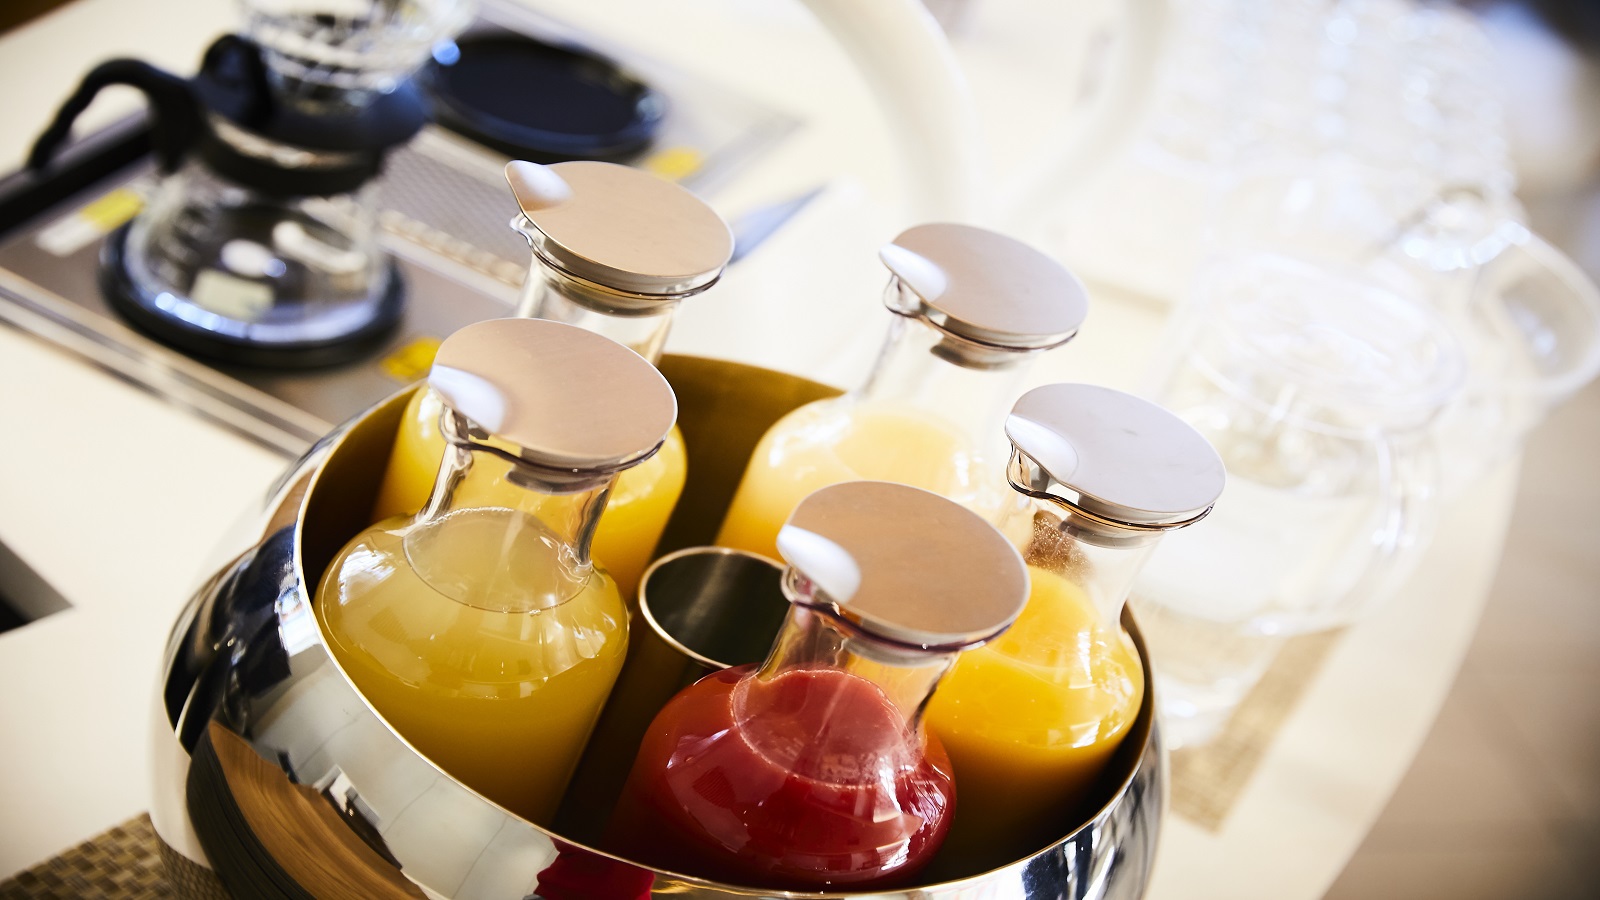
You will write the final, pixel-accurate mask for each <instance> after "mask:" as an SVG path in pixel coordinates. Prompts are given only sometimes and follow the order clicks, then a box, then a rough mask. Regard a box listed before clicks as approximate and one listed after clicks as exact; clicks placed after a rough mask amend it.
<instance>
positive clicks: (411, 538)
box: [315, 319, 677, 823]
mask: <svg viewBox="0 0 1600 900" xmlns="http://www.w3.org/2000/svg"><path fill="white" fill-rule="evenodd" d="M428 388H429V389H430V390H431V391H432V392H433V394H434V396H436V397H438V398H439V402H440V404H441V407H442V409H443V413H444V414H443V417H442V428H443V433H444V441H445V447H446V451H445V453H444V454H443V457H442V459H441V462H440V465H439V469H438V471H437V472H436V476H435V478H434V487H433V491H432V493H431V494H429V496H428V498H427V502H426V503H425V504H424V505H423V507H422V509H421V510H420V511H419V512H417V513H416V514H415V515H412V516H396V517H393V518H389V519H384V520H383V521H380V522H378V523H377V524H375V525H372V526H370V527H368V528H367V529H366V530H364V531H363V532H361V533H360V534H358V535H357V536H356V537H355V538H354V539H352V540H351V541H350V542H349V543H348V544H347V545H346V546H345V547H344V549H343V550H341V551H340V552H339V555H338V556H337V557H336V558H335V559H334V561H333V562H332V563H331V564H330V565H329V567H328V571H327V574H326V575H325V576H324V578H323V580H322V583H321V585H320V586H319V588H318V590H317V596H316V601H315V611H316V614H317V617H318V620H319V621H320V622H321V623H322V627H323V630H324V634H325V636H326V638H327V643H328V647H329V649H330V650H331V652H332V654H333V657H334V659H336V660H337V661H338V663H339V665H340V666H341V667H342V668H343V669H344V671H345V672H346V674H348V675H349V677H350V679H351V680H352V681H353V682H354V683H355V685H356V686H357V687H358V688H359V689H360V690H361V692H362V693H363V694H364V695H365V696H366V698H367V699H368V700H369V701H370V702H371V704H372V706H373V708H374V709H375V710H377V712H378V713H379V714H380V715H381V716H383V718H384V719H385V720H386V721H387V722H388V723H389V724H390V725H391V726H393V727H394V729H395V731H396V732H398V733H399V734H400V736H401V737H403V738H405V739H406V740H407V741H409V742H410V743H411V744H412V746H414V747H415V748H416V749H417V750H418V751H419V752H420V753H421V754H422V755H424V756H426V757H427V758H428V759H430V760H432V761H433V762H434V763H435V764H436V765H438V766H439V767H440V768H441V769H443V770H445V771H446V772H448V773H450V774H451V775H453V776H455V777H456V778H457V779H459V780H460V781H461V782H463V783H465V784H466V785H467V786H469V787H471V788H472V789H473V790H476V791H478V792H479V793H481V794H483V795H484V796H485V797H488V798H489V799H490V800H493V801H494V802H496V803H498V804H500V805H501V806H504V807H505V808H507V809H509V810H511V811H512V812H514V813H517V814H518V815H521V816H523V817H524V818H527V819H530V820H532V821H535V822H542V823H548V822H549V821H550V819H551V817H552V816H553V814H554V811H555V808H556V805H557V803H558V802H559V801H560V799H561V796H562V793H563V791H564V790H565V788H566V785H567V781H568V779H569V777H570V776H571V774H572V771H573V768H574V766H575V765H576V764H577V761H578V758H579V755H580V754H581V753H582V751H583V748H584V746H585V744H586V743H587V741H588V738H589V734H590V731H591V730H592V729H593V728H594V724H595V720H596V718H597V717H598V716H599V714H600V710H601V708H602V706H603V705H604V703H605V701H606V698H607V696H608V695H609V693H610V691H611V686H612V683H613V682H614V681H615V680H616V677H617V673H618V671H619V670H620V669H621V666H622V662H623V658H624V656H625V654H626V651H627V623H628V611H627V607H626V605H625V603H624V601H623V599H622V597H621V595H620V594H619V593H618V591H617V586H616V583H615V582H614V581H612V579H611V578H610V577H609V576H608V575H607V574H606V573H605V571H604V570H602V569H600V568H597V567H596V566H594V565H593V564H592V563H591V561H590V553H589V549H590V548H589V544H590V537H591V535H592V534H593V532H594V528H595V525H596V523H597V521H598V519H599V517H600V515H601V512H602V510H604V509H605V505H606V497H607V494H608V493H609V492H610V490H611V488H612V485H613V483H614V482H615V480H616V479H617V476H618V474H619V473H621V472H624V471H627V470H629V469H631V468H632V467H634V466H637V465H638V464H640V463H642V462H644V461H645V460H647V459H649V458H650V457H651V456H653V455H654V454H656V453H657V452H658V451H659V450H660V449H661V447H662V445H663V442H664V441H665V439H666V435H667V433H668V432H669V431H670V430H671V428H672V425H673V422H674V420H675V418H676V415H677V401H676V399H675V398H674V396H673V393H672V389H671V388H670V387H669V386H668V385H667V382H666V379H664V378H662V376H661V373H659V372H657V371H656V369H655V367H653V366H651V365H650V364H649V363H647V362H645V361H644V360H643V359H641V358H640V357H639V355H638V354H636V353H634V352H632V351H630V350H629V349H627V348H626V347H623V346H622V345H620V344H617V343H616V342H614V341H611V340H610V339H608V338H604V337H601V336H599V335H596V334H593V333H590V332H588V331H584V330H582V329H579V328H574V327H572V326H570V325H564V324H561V323H559V322H548V321H541V320H537V319H494V320H490V321H487V322H479V323H477V324H474V325H469V326H467V327H466V328H463V329H461V330H460V331H458V332H456V333H455V334H453V335H451V336H450V337H449V338H448V339H446V340H445V342H444V343H443V345H442V346H441V347H440V348H439V353H438V356H437V358H436V359H435V361H434V365H433V369H432V371H431V373H430V374H429V376H428ZM507 491H520V492H522V493H524V494H526V495H527V496H526V497H523V498H519V499H518V500H516V501H515V502H502V501H504V500H505V495H506V492H507Z"/></svg>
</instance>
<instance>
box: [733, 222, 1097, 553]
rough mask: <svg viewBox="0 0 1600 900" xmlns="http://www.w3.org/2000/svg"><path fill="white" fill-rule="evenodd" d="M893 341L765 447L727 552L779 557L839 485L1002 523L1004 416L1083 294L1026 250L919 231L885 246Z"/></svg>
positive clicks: (739, 503) (998, 241)
mask: <svg viewBox="0 0 1600 900" xmlns="http://www.w3.org/2000/svg"><path fill="white" fill-rule="evenodd" d="M879 257H880V258H881V259H882V260H883V262H884V265H886V266H887V267H888V268H889V271H890V272H891V273H892V274H893V278H892V279H891V280H890V283H889V288H888V291H887V293H886V295H885V305H886V306H888V308H889V311H890V312H891V313H893V314H894V316H893V318H892V319H891V323H890V329H889V336H888V339H887V340H886V341H885V343H884V346H883V350H882V352H881V353H880V355H879V357H878V361H877V364H876V365H875V366H874V367H873V370H872V373H871V374H870V375H869V376H868V378H867V380H866V382H865V383H864V384H863V385H862V386H861V387H860V388H858V389H857V390H854V391H851V392H849V393H847V394H845V395H843V396H841V397H835V398H830V399H827V400H818V401H816V402H814V403H810V404H807V405H805V406H802V407H800V408H799V409H797V410H795V411H793V412H791V413H789V414H788V415H787V416H785V417H784V418H782V419H780V420H779V421H778V422H777V423H776V424H774V425H773V426H772V427H771V428H770V429H768V431H767V433H766V434H765V435H764V436H763V437H762V438H761V441H760V443H759V444H758V445H757V446H756V450H755V453H754V454H752V456H751V458H750V462H749V464H748V465H747V467H746V469H745V472H744V477H743V479H742V480H741V481H740V483H739V487H738V490H737V491H736V492H735V494H734V498H733V502H732V503H731V504H730V506H729V508H728V512H727V514H726V517H725V518H724V519H723V522H722V528H721V531H720V532H719V533H718V535H717V543H718V544H721V545H723V546H726V547H737V548H740V549H743V550H749V551H751V552H754V553H760V554H763V555H765V556H769V557H774V558H776V556H777V546H776V540H777V534H778V529H779V528H780V527H782V525H783V523H784V521H785V520H787V519H788V517H789V514H790V513H791V512H792V511H793V510H794V508H795V507H796V506H797V505H799V503H800V501H801V499H803V498H804V497H805V496H806V495H807V494H809V493H811V492H812V491H814V490H816V489H818V488H820V487H824V486H826V485H830V484H836V483H838V482H841V481H855V480H881V481H896V482H900V483H902V484H909V485H912V486H914V487H920V488H924V489H926V490H930V491H933V492H934V493H937V494H941V495H943V496H945V497H948V498H950V499H952V500H955V501H956V502H958V503H961V504H963V505H965V506H967V507H968V508H970V509H973V510H974V511H977V512H979V513H980V514H982V515H984V516H986V517H989V518H994V517H995V516H996V515H998V512H999V510H1000V508H1001V507H1002V506H1004V505H1005V504H1007V503H1008V502H1009V501H1010V499H1011V493H1010V491H1009V490H1008V489H1007V488H1006V487H1005V485H1004V482H1003V481H1002V479H1001V478H1000V475H999V473H1000V472H1001V471H1002V469H1003V461H1004V459H1005V448H1004V442H1003V441H1002V440H1001V439H1000V419H1001V417H1002V416H1003V414H1004V412H1005V410H1006V408H1007V406H1008V405H1009V404H1010V403H1011V401H1012V400H1014V399H1016V395H1017V393H1018V392H1019V391H1020V390H1021V380H1022V377H1023V376H1024V375H1025V374H1026V369H1027V366H1026V363H1027V362H1029V361H1031V360H1033V359H1035V358H1036V357H1037V356H1038V355H1039V353H1041V352H1043V351H1045V350H1048V349H1050V348H1052V347H1057V346H1060V345H1061V344H1063V343H1065V342H1066V341H1068V340H1070V339H1071V338H1072V336H1073V335H1075V334H1076V333H1077V331H1078V327H1079V325H1081V324H1082V322H1083V318H1084V316H1085V314H1086V313H1087V311H1088V301H1087V297H1086V294H1085V292H1084V289H1083V285H1082V283H1081V282H1079V281H1078V279H1077V278H1076V277H1075V276H1073V274H1072V273H1071V272H1069V271H1067V270H1066V269H1065V268H1064V267H1063V266H1062V265H1061V264H1060V263H1058V262H1056V261H1055V260H1053V259H1051V258H1050V257H1048V256H1046V255H1044V254H1043V253H1040V252H1039V251H1037V250H1035V249H1033V248H1031V247H1029V246H1028V245H1026V244H1024V243H1022V242H1020V241H1017V240H1014V239H1012V238H1009V237H1006V236H1004V235H1001V234H996V233H995V232H992V231H987V230H985V229H981V228H974V227H971V226H967V225H952V224H934V225H919V226H917V227H915V228H911V229H909V230H907V231H905V232H903V233H901V234H900V236H898V237H896V238H895V239H894V242H893V243H891V244H888V245H887V246H885V247H884V248H883V249H882V250H880V251H879Z"/></svg>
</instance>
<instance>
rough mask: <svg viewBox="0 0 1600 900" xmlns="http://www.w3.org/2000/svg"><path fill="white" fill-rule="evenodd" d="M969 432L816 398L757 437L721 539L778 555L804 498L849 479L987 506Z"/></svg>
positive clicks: (917, 415)
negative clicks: (785, 525)
mask: <svg viewBox="0 0 1600 900" xmlns="http://www.w3.org/2000/svg"><path fill="white" fill-rule="evenodd" d="M983 470H984V463H983V462H982V461H981V460H980V459H979V458H978V457H977V455H976V454H975V453H973V452H972V451H971V450H970V448H969V447H968V446H967V441H966V440H965V439H964V438H963V436H962V433H961V432H960V431H958V430H957V429H956V428H955V427H954V426H952V425H950V424H948V423H946V422H943V421H941V420H939V419H938V418H936V417H934V416H932V415H930V414H928V413H925V412H920V411H917V410H914V409H909V408H902V407H898V406H890V405H886V404H870V403H857V402H854V401H853V400H851V399H849V398H843V399H829V400H820V401H817V402H815V403H809V404H807V405H805V406H802V407H800V408H799V409H797V410H795V411H793V412H791V413H789V414H788V415H786V416H784V417H783V418H782V419H780V420H778V422H777V423H776V424H774V425H773V426H772V427H771V428H770V429H768V430H767V433H766V434H765V435H763V436H762V438H761V443H759V444H758V445H756V450H755V453H754V454H753V455H752V456H751V457H750V464H749V466H748V467H747V468H746V469H745V473H744V478H743V479H742V480H741V481H740V482H739V489H738V491H737V492H736V493H735V494H734V495H733V502H732V504H730V505H729V507H728V514H727V516H726V518H724V519H723V520H722V529H721V531H719V532H718V533H717V543H718V544H720V545H722V546H724V547H736V548H738V549H741V550H749V551H751V552H752V553H760V554H762V555H764V556H768V557H771V558H773V559H778V558H779V557H778V548H777V539H778V529H779V528H781V527H782V526H783V523H784V522H785V521H787V520H788V518H789V513H790V512H792V511H793V510H794V508H795V507H796V506H798V505H799V503H800V501H801V500H802V499H804V498H805V497H806V495H807V494H810V493H811V492H812V491H815V490H817V489H818V488H822V487H826V486H828V485H830V484H838V483H840V482H844V481H862V480H871V481H895V482H899V483H901V484H909V485H911V486H912V487H920V488H923V489H925V490H929V491H932V492H934V493H936V494H942V495H944V496H946V497H949V498H950V499H952V500H955V501H956V502H958V503H962V504H964V505H966V506H968V507H974V508H977V509H978V511H979V512H981V513H987V512H988V511H989V507H990V506H992V505H993V504H994V503H996V502H998V497H997V495H996V493H995V492H994V491H986V490H985V488H987V487H989V485H988V484H987V483H986V482H984V481H983V480H982V479H981V478H980V474H981V473H982V472H983Z"/></svg>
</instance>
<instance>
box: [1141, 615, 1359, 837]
mask: <svg viewBox="0 0 1600 900" xmlns="http://www.w3.org/2000/svg"><path fill="white" fill-rule="evenodd" d="M1343 633H1344V632H1343V631H1328V632H1323V633H1321V634H1308V635H1302V636H1299V637H1294V638H1290V639H1289V641H1288V642H1286V643H1285V644H1284V646H1283V649H1282V650H1280V651H1279V652H1278V656H1277V658H1276V659H1274V660H1273V662H1272V665H1271V666H1270V667H1269V668H1268V669H1267V673H1266V674H1265V675H1263V676H1262V677H1261V681H1260V682H1258V683H1257V684H1256V686H1255V689H1254V690H1252V691H1251V692H1250V693H1249V694H1248V695H1246V696H1245V698H1244V701H1243V702H1242V703H1240V704H1239V708H1238V709H1236V710H1234V712H1233V717H1232V718H1230V719H1229V720H1228V724H1227V725H1225V726H1223V728H1222V731H1221V733H1219V734H1218V735H1217V737H1216V738H1215V739H1214V740H1212V741H1211V742H1210V743H1208V744H1204V745H1202V746H1199V747H1190V748H1185V749H1183V750H1179V751H1177V752H1175V753H1173V754H1172V811H1173V812H1175V813H1177V814H1178V815H1180V816H1183V817H1184V818H1185V819H1188V820H1190V821H1191V822H1194V823H1195V824H1197V825H1200V826H1201V827H1202V828H1205V829H1207V830H1209V831H1218V830H1220V829H1221V828H1222V823H1223V821H1224V820H1226V819H1227V817H1228V812H1229V811H1230V810H1232V809H1233V804H1234V803H1235V802H1236V801H1237V800H1238V799H1239V795H1240V794H1241V793H1242V792H1243V791H1244V788H1245V785H1247V784H1249V783H1250V776H1251V775H1253V774H1254V773H1255V770H1256V766H1258V765H1260V763H1261V757H1262V756H1264V755H1265V754H1266V752H1267V748H1268V747H1270V746H1271V745H1272V739H1273V738H1274V737H1275V736H1276V735H1277V733H1278V729H1279V728H1281V727H1283V722H1284V720H1285V719H1287V718H1288V717H1289V713H1290V712H1291V711H1292V710H1293V709H1294V707H1295V704H1297V703H1299V702H1300V697H1301V695H1302V694H1304V693H1305V690H1306V687H1307V686H1309V685H1310V684H1311V679H1312V678H1314V677H1316V674H1317V673H1318V672H1319V671H1321V670H1322V663H1323V662H1324V661H1325V660H1326V659H1327V657H1328V652H1329V651H1331V650H1332V649H1333V647H1334V645H1335V644H1337V643H1338V642H1339V637H1340V636H1341V635H1342V634H1343Z"/></svg>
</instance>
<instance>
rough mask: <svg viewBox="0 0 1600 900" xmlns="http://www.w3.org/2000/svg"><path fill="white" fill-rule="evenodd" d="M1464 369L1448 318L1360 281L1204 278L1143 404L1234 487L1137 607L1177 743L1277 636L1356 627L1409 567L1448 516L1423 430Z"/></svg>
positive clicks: (1264, 272)
mask: <svg viewBox="0 0 1600 900" xmlns="http://www.w3.org/2000/svg"><path fill="white" fill-rule="evenodd" d="M1463 372H1464V363H1463V360H1462V355H1461V351H1460V348H1459V345H1458V343H1457V342H1456V340H1455V338H1454V335H1453V333H1452V330H1451V329H1450V327H1449V325H1448V324H1447V323H1446V321H1445V320H1444V319H1443V317H1441V316H1440V315H1438V314H1437V313H1436V312H1434V311H1433V310H1432V309H1431V308H1430V307H1429V306H1428V304H1426V303H1424V302H1421V301H1418V300H1414V299H1409V298H1406V297H1402V296H1400V295H1398V294H1395V293H1393V292H1391V291H1389V290H1387V289H1385V288H1384V287H1382V286H1380V285H1378V284H1376V283H1373V282H1371V281H1368V280H1365V279H1363V278H1361V277H1360V276H1359V275H1356V274H1352V273H1344V274H1340V273H1337V272H1333V271H1330V270H1329V269H1328V268H1327V267H1325V266H1321V265H1315V264H1311V263H1307V262H1304V261H1302V260H1296V259H1291V258H1288V257H1282V256H1272V255H1255V256H1247V257H1241V258H1234V259H1224V260H1219V261H1217V262H1216V263H1214V264H1213V265H1212V266H1211V267H1210V268H1208V269H1207V270H1206V271H1205V272H1204V273H1203V275H1202V277H1201V279H1200V280H1199V282H1198V283H1197V288H1196V294H1195V296H1194V297H1192V298H1191V300H1190V301H1189V303H1188V304H1187V306H1186V307H1185V308H1184V309H1183V311H1182V312H1181V314H1180V315H1179V316H1178V317H1177V318H1176V320H1175V322H1174V324H1173V328H1172V331H1171V333H1170V334H1169V340H1168V344H1167V349H1166V351H1165V353H1164V354H1163V355H1162V356H1161V360H1160V363H1159V364H1158V365H1157V367H1156V370H1155V372H1154V373H1153V374H1152V376H1151V379H1150V382H1149V383H1150V394H1151V396H1152V398H1153V399H1155V400H1156V401H1157V402H1158V403H1160V404H1161V405H1163V406H1165V407H1167V408H1168V409H1170V410H1172V411H1173V412H1176V413H1177V414H1178V415H1179V416H1181V417H1183V418H1184V419H1185V420H1186V421H1188V422H1189V423H1190V424H1191V425H1193V426H1194V427H1195V428H1196V429H1197V430H1199V431H1200V433H1201V434H1202V435H1204V436H1205V437H1206V438H1207V439H1208V440H1209V441H1210V442H1211V443H1212V445H1213V446H1215V447H1216V449H1217V452H1218V453H1219V454H1220V455H1221V456H1222V459H1223V462H1224V464H1225V465H1226V466H1227V471H1228V491H1227V494H1226V495H1225V496H1224V497H1223V498H1222V500H1221V501H1220V502H1218V504H1217V506H1216V509H1215V510H1214V511H1213V513H1212V514H1211V516H1210V517H1209V518H1208V519H1207V520H1206V521H1204V522H1201V523H1199V524H1197V525H1196V526H1194V527H1193V528H1189V529H1186V530H1184V531H1181V532H1178V533H1176V534H1173V535H1171V536H1169V538H1168V540H1167V541H1166V543H1165V544H1164V546H1163V548H1162V552H1161V553H1160V554H1157V555H1156V556H1155V557H1153V558H1152V559H1151V560H1150V563H1149V565H1148V566H1147V567H1146V568H1145V570H1144V571H1143V573H1142V574H1141V576H1140V578H1139V580H1138V582H1137V583H1136V585H1135V587H1134V591H1133V594H1132V598H1131V601H1130V602H1132V604H1133V606H1134V609H1135V611H1136V612H1137V613H1138V616H1139V621H1140V624H1141V627H1142V628H1143V629H1144V631H1145V634H1146V639H1147V641H1148V642H1149V645H1150V649H1151V657H1152V659H1153V660H1154V661H1155V665H1156V668H1155V671H1156V678H1157V692H1156V693H1157V696H1158V697H1159V698H1161V699H1160V702H1161V704H1162V711H1163V713H1164V714H1166V715H1167V717H1168V719H1169V721H1172V722H1173V723H1174V724H1175V726H1176V727H1175V729H1174V731H1175V732H1176V738H1177V740H1178V741H1179V742H1180V743H1182V742H1186V741H1194V740H1198V739H1200V738H1201V737H1202V736H1203V735H1204V734H1207V733H1209V730H1210V729H1211V728H1214V727H1216V726H1218V725H1220V724H1221V720H1222V718H1223V717H1224V716H1225V715H1226V713H1227V712H1228V711H1229V710H1231V708H1232V707H1233V705H1234V704H1235V703H1237V701H1238V700H1239V699H1241V698H1242V696H1243V694H1244V692H1245V690H1247V689H1248V688H1249V687H1250V686H1251V685H1252V684H1253V683H1254V682H1255V680H1256V679H1257V678H1258V677H1259V676H1260V674H1261V672H1262V671H1264V669H1265V667H1266V665H1267V664H1268V662H1270V660H1271V657H1272V655H1273V653H1274V652H1275V651H1276V648H1277V646H1278V643H1279V642H1280V641H1281V640H1282V638H1283V637H1284V636H1287V635H1289V634H1294V633H1298V632H1308V631H1315V630H1319V629H1326V628H1330V627H1334V626H1338V625H1341V624H1345V623H1348V622H1350V621H1352V620H1353V619H1355V618H1357V617H1358V616H1359V615H1360V614H1361V613H1362V612H1364V611H1365V610H1367V609H1369V608H1370V607H1372V606H1373V605H1374V604H1376V603H1379V602H1381V601H1382V600H1383V599H1384V598H1385V597H1387V596H1388V595H1389V594H1390V593H1392V592H1393V590H1394V589H1395V587H1396V586H1397V585H1398V583H1399V582H1400V580H1401V579H1402V578H1403V577H1404V576H1405V575H1406V574H1407V573H1408V572H1409V570H1410V568H1411V566H1412V564H1413V563H1414V562H1415V560H1416V557H1417V555H1418V551H1419V550H1421V549H1422V547H1423V546H1425V544H1426V542H1427V540H1428V538H1429V536H1430V534H1431V531H1432V526H1433V523H1434V519H1435V513H1436V511H1437V510H1436V507H1437V500H1438V496H1437V495H1438V487H1439V474H1438V466H1437V453H1436V450H1435V447H1434V443H1433V439H1432V434H1431V432H1430V426H1431V425H1432V423H1433V421H1434V420H1435V418H1436V417H1437V415H1438V413H1439V412H1440V410H1442V409H1444V408H1445V407H1446V406H1447V405H1448V404H1449V403H1450V402H1451V401H1452V400H1453V399H1454V398H1455V396H1456V394H1457V392H1458V391H1459V389H1460V385H1461V381H1462V378H1463Z"/></svg>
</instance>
